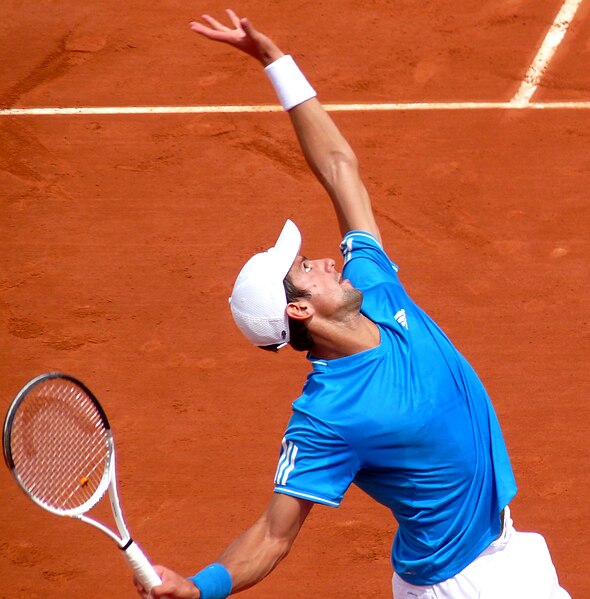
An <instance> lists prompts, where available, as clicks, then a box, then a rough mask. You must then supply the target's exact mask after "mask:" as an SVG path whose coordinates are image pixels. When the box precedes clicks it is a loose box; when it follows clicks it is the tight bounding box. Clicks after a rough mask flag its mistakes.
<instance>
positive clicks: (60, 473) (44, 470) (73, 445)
mask: <svg viewBox="0 0 590 599" xmlns="http://www.w3.org/2000/svg"><path fill="white" fill-rule="evenodd" d="M3 447H4V459H5V460H6V464H7V465H8V467H9V468H10V470H11V471H12V474H13V476H14V478H15V479H16V482H17V483H18V484H19V485H20V487H21V488H22V489H23V490H24V492H25V493H26V494H27V495H28V496H29V497H30V498H31V499H32V500H33V501H34V502H35V503H36V504H37V505H39V506H41V507H42V508H43V509H46V510H47V511H49V512H51V513H52V514H57V515H58V516H68V517H70V518H75V519H76V520H81V521H82V522H86V523H87V524H91V525H92V526H95V527H96V528H98V529H99V530H101V531H102V532H104V533H105V534H106V535H108V536H109V537H110V538H111V539H113V540H114V541H115V543H117V545H118V546H119V548H120V549H121V550H122V551H123V555H125V557H126V558H127V560H128V561H129V564H130V566H131V568H132V570H133V572H134V574H135V577H136V578H137V579H138V580H139V581H140V582H141V584H142V585H143V587H144V588H145V589H146V590H148V591H149V590H151V589H152V588H153V587H154V586H157V585H159V584H161V581H160V578H159V576H158V574H157V573H156V571H155V570H154V569H153V568H152V566H151V564H150V563H149V561H148V560H147V558H146V557H145V555H144V554H143V552H142V551H141V549H140V548H139V547H138V546H137V545H136V543H135V542H134V541H133V540H132V539H131V536H130V534H129V531H128V530H127V526H126V525H125V521H124V520H123V513H122V512H121V506H120V503H119V497H118V494H117V479H116V474H115V446H114V442H113V436H112V433H111V428H110V426H109V422H108V420H107V416H106V414H105V412H104V410H103V408H102V407H101V405H100V404H99V403H98V400H97V399H96V397H94V395H93V394H92V393H91V392H90V391H89V389H88V388H87V387H86V386H85V385H84V384H82V383H81V382H80V381H78V380H76V379H75V378H74V377H71V376H68V375H65V374H61V373H49V374H42V375H40V376H38V377H36V378H34V379H33V380H31V381H29V382H28V383H27V384H26V385H25V386H24V387H23V388H22V389H21V390H20V391H19V393H18V394H17V396H16V397H15V399H14V401H13V402H12V405H11V406H10V408H9V410H8V413H7V415H6V420H5V422H4V433H3ZM107 490H108V492H109V499H110V502H111V507H112V511H113V516H114V519H115V523H116V525H117V530H118V534H116V533H115V532H113V531H112V530H110V529H109V528H107V527H106V526H105V525H104V524H102V523H101V522H99V521H98V520H95V519H93V518H90V517H89V516H87V515H86V514H87V512H88V511H89V510H90V509H92V508H93V507H94V506H95V505H96V504H97V503H98V502H99V501H100V500H101V499H102V497H103V496H104V495H105V493H106V492H107Z"/></svg>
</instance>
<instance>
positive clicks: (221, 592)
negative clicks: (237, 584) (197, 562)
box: [189, 563, 233, 599]
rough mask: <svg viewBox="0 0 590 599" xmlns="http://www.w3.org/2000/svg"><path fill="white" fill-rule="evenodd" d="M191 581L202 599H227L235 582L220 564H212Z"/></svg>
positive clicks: (192, 577)
mask: <svg viewBox="0 0 590 599" xmlns="http://www.w3.org/2000/svg"><path fill="white" fill-rule="evenodd" d="M189 580H190V581H191V582H192V583H193V584H194V585H195V586H196V587H197V589H198V590H199V597H200V599H225V598H226V597H228V596H229V595H230V594H231V591H232V587H233V582H232V578H231V574H230V573H229V571H228V569H227V568H226V567H225V566H224V565H223V564H220V563H214V564H210V565H209V566H207V567H206V568H203V569H202V570H201V571H200V572H197V573H196V574H195V575H194V576H191V577H189Z"/></svg>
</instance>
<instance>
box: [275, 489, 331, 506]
mask: <svg viewBox="0 0 590 599" xmlns="http://www.w3.org/2000/svg"><path fill="white" fill-rule="evenodd" d="M274 492H275V493H282V494H283V495H291V496H292V497H299V499H306V500H307V501H313V502H314V503H321V504H322V505H327V506H329V507H339V506H340V502H339V501H333V500H331V499H326V498H325V497H319V496H318V495H313V494H312V493H306V492H304V491H296V490H295V489H290V488H288V487H281V486H276V487H275V488H274Z"/></svg>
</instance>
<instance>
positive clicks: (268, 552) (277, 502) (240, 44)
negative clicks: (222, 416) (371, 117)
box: [136, 10, 569, 599]
mask: <svg viewBox="0 0 590 599" xmlns="http://www.w3.org/2000/svg"><path fill="white" fill-rule="evenodd" d="M227 12H228V16H229V20H230V25H229V26H226V25H223V24H222V23H221V22H219V21H217V20H215V19H213V18H211V17H210V16H203V22H200V23H197V22H195V23H192V25H191V26H192V29H193V30H194V31H196V32H197V33H199V34H201V35H203V36H205V37H206V38H209V39H211V40H217V41H221V42H225V43H228V44H230V45H232V46H234V47H236V48H238V49H239V50H242V51H244V52H246V53H247V54H249V55H251V56H253V57H254V58H256V59H257V60H259V61H260V62H261V63H262V65H263V66H264V68H265V71H266V74H267V75H268V77H269V78H270V81H271V83H272V85H273V86H274V88H275V90H276V92H277V94H278V97H279V100H280V102H281V104H282V105H283V107H284V108H285V110H286V111H288V113H289V116H290V118H291V121H292V124H293V127H294V129H295V132H296V134H297V137H298V139H299V142H300V145H301V148H302V151H303V153H304V155H305V157H306V159H307V161H308V163H309V165H310V167H311V169H312V170H313V172H314V173H315V175H316V176H317V177H318V179H319V181H320V182H321V183H322V185H323V186H324V187H325V189H326V191H327V192H328V195H329V196H330V198H331V200H332V202H333V205H334V208H335V210H336V213H337V216H338V220H339V224H340V229H341V233H342V235H343V241H342V244H341V251H342V254H343V258H344V268H343V273H342V274H341V273H340V272H339V271H338V270H337V269H336V265H335V262H334V261H333V260H331V259H322V260H312V259H308V258H306V257H304V256H303V255H301V253H300V245H301V235H300V233H299V230H298V229H297V227H296V225H295V224H294V223H293V222H291V221H287V222H286V223H285V225H284V227H283V229H282V231H281V232H280V235H279V237H278V240H277V242H276V243H275V245H274V246H273V247H271V248H270V249H269V250H268V251H267V252H262V253H260V254H257V255H256V256H254V257H253V258H251V259H250V260H249V261H248V262H247V263H246V265H245V266H244V268H243V269H242V271H241V272H240V274H239V276H238V278H237V280H236V283H235V286H234V289H233V292H232V296H231V298H230V304H231V311H232V314H233V317H234V319H235V321H236V323H237V325H238V327H239V328H240V330H241V331H242V332H243V334H244V335H245V336H246V337H247V338H248V339H249V340H250V341H252V343H253V344H254V345H256V346H260V347H265V348H267V349H269V348H270V349H273V350H278V349H280V348H281V347H282V346H284V345H286V344H291V345H292V346H293V347H294V348H295V349H298V350H303V351H307V352H308V354H307V356H308V360H309V361H310V367H311V373H310V374H309V376H308V378H307V381H306V383H305V385H304V387H303V390H302V393H301V396H300V397H299V398H298V399H297V400H296V401H295V402H294V404H293V413H292V417H291V420H290V422H289V424H288V427H287V431H286V434H285V437H284V439H283V441H282V452H281V455H280V459H279V462H278V467H277V472H276V477H275V487H274V493H273V496H272V498H271V499H270V502H269V503H268V505H267V506H266V509H265V510H264V512H263V514H262V515H261V517H260V518H259V520H258V521H257V522H256V523H255V524H254V525H253V526H252V527H251V528H250V529H248V530H247V531H245V532H244V533H243V534H242V535H241V536H239V537H237V538H236V539H235V540H234V541H233V542H232V543H231V544H230V545H229V546H228V548H227V549H226V550H225V551H224V552H223V554H222V555H221V556H220V557H219V558H218V559H217V561H216V562H214V563H212V564H211V565H209V566H207V567H205V568H204V569H203V570H201V571H200V572H198V573H197V574H196V575H195V576H192V577H191V578H188V579H186V578H183V577H181V576H180V575H178V574H176V573H175V572H173V571H171V570H169V569H167V568H163V567H159V566H158V567H156V569H157V571H158V573H159V574H160V575H161V578H162V581H163V582H162V585H160V586H158V587H156V588H154V589H153V590H152V596H153V597H155V598H164V597H166V598H176V599H183V598H184V599H198V598H201V599H223V598H224V597H227V596H228V595H229V594H231V593H235V592H237V591H240V590H243V589H246V588H248V587H251V586H253V585H255V584H256V583H257V582H259V581H260V580H262V579H263V578H264V577H265V576H267V575H268V574H269V573H270V572H271V571H272V570H273V569H274V568H275V567H276V566H277V564H278V563H279V562H280V561H281V560H282V559H283V558H284V557H285V556H286V555H287V553H288V552H289V550H290V548H291V546H292V544H293V542H294V540H295V538H296V536H297V534H298V533H299V530H300V529H301V527H302V525H303V523H304V521H305V519H306V517H307V515H308V514H309V512H310V510H311V509H312V507H313V506H314V505H315V504H321V505H327V506H332V507H337V506H338V505H339V504H340V502H341V500H342V497H343V495H344V493H345V492H346V490H347V489H348V487H349V486H350V484H352V483H354V484H356V485H357V486H358V487H360V488H361V489H363V490H364V491H366V492H367V493H368V494H369V495H370V496H371V497H373V498H374V499H375V500H376V501H378V502H380V503H382V504H383V505H385V506H387V507H388V508H390V509H391V511H392V513H393V516H394V517H395V519H396V520H397V523H398V530H397V533H396V535H395V539H394V542H393V549H392V554H391V559H392V565H393V570H394V575H393V593H394V597H395V599H406V598H407V599H409V598H412V599H416V598H429V599H430V598H437V599H441V598H443V599H472V598H476V597H477V598H487V599H512V598H514V599H516V598H518V599H522V598H523V597H527V598H528V597H530V598H533V597H534V598H535V599H566V598H568V597H569V595H568V593H567V592H566V591H565V590H563V589H562V588H561V587H560V586H559V583H558V579H557V575H556V571H555V568H554V566H553V563H552V560H551V557H550V554H549V551H548V549H547V545H546V543H545V540H544V539H543V537H542V536H541V535H539V534H535V533H523V532H517V531H516V530H515V529H514V527H513V523H512V519H511V515H510V509H509V503H510V501H511V500H512V499H513V497H514V496H515V494H516V484H515V480H514V476H513V472H512V469H511V466H510V460H509V457H508V453H507V450H506V446H505V443H504V440H503V437H502V433H501V430H500V426H499V424H498V420H497V418H496V415H495V413H494V410H493V407H492V404H491V402H490V399H489V397H488V395H487V393H486V391H485V389H484V387H483V385H482V383H481V382H480V380H479V378H478V376H477V375H476V373H475V372H474V370H473V369H472V368H471V366H470V365H469V364H468V363H467V361H466V360H465V358H464V357H463V356H462V355H461V354H460V353H459V352H458V351H457V350H456V349H455V347H454V346H453V345H452V344H451V342H450V341H449V339H448V338H447V336H446V335H445V334H444V333H443V331H442V330H441V329H440V328H439V327H438V326H437V325H436V324H435V323H434V322H433V321H432V319H431V318H430V317H429V316H428V315H427V314H426V313H425V312H424V311H423V310H422V309H420V308H419V307H418V306H417V305H416V304H415V303H414V302H413V301H412V300H411V299H410V297H408V295H407V293H406V291H405V290H404V287H403V286H402V283H401V282H400V279H399V277H398V267H397V266H396V265H395V264H394V263H392V261H391V260H390V259H389V257H388V256H387V254H386V253H385V251H384V250H383V246H382V244H381V236H380V233H379V228H378V226H377V223H376V221H375V218H374V215H373V211H372V208H371V202H370V199H369V196H368V194H367V190H366V189H365V186H364V185H363V183H362V181H361V178H360V176H359V171H358V165H357V160H356V157H355V155H354V153H353V151H352V150H351V148H350V146H349V145H348V143H347V142H346V140H345V139H344V138H343V136H342V135H341V133H340V132H339V130H338V129H337V128H336V126H335V124H334V123H333V121H332V119H331V118H330V117H329V115H328V114H327V113H326V112H325V111H324V110H323V108H322V106H321V104H320V103H319V101H318V100H317V98H316V94H315V91H314V90H313V88H312V87H311V85H310V84H309V83H308V81H307V80H306V78H305V77H304V76H303V74H302V73H301V71H300V70H299V68H298V67H297V65H296V64H295V62H294V61H293V59H292V58H291V57H290V56H288V55H285V54H283V52H281V50H280V49H279V48H278V47H277V46H276V45H275V44H274V43H273V42H272V41H271V40H270V39H269V38H268V37H266V36H265V35H263V34H261V33H259V32H258V31H256V30H255V29H254V27H253V26H252V25H251V23H250V22H249V21H248V20H247V19H240V18H238V16H237V15H236V14H235V13H234V12H232V11H229V10H228V11H227ZM136 584H138V583H136ZM138 590H139V592H140V594H142V595H143V596H144V597H146V596H147V595H146V593H145V592H144V591H143V589H142V588H141V585H139V584H138ZM342 593H343V595H344V594H347V593H348V589H346V588H343V589H342Z"/></svg>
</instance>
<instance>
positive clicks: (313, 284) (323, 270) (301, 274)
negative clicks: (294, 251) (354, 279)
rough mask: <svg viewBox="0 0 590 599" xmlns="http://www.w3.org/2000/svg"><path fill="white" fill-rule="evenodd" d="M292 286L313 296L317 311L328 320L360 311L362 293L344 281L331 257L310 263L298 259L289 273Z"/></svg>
mask: <svg viewBox="0 0 590 599" xmlns="http://www.w3.org/2000/svg"><path fill="white" fill-rule="evenodd" d="M289 277H290V279H291V281H292V283H293V284H294V285H295V286H296V287H298V288H300V289H305V290H306V291H308V292H309V293H310V294H311V298H310V299H309V301H310V303H311V304H312V305H313V307H314V310H315V311H316V312H317V313H320V314H322V315H324V316H326V317H330V316H338V315H340V314H342V313H343V312H348V311H351V310H352V311H358V310H359V309H360V305H361V301H362V293H361V292H360V291H359V290H358V289H355V288H354V287H353V286H352V284H351V283H350V281H349V280H348V279H343V278H342V275H341V273H340V272H338V271H337V270H336V263H335V262H334V260H332V259H331V258H322V259H320V260H310V259H309V258H306V257H305V256H298V257H297V258H296V259H295V262H294V263H293V266H292V267H291V270H290V271H289Z"/></svg>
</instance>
